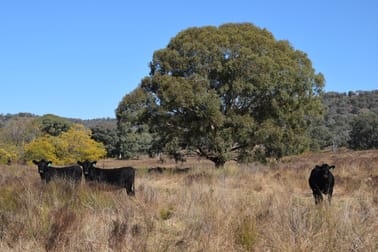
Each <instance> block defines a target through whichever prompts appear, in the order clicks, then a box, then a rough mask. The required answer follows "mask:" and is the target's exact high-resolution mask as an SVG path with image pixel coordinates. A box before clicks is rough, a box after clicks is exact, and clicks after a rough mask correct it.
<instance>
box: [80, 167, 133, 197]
mask: <svg viewBox="0 0 378 252" xmlns="http://www.w3.org/2000/svg"><path fill="white" fill-rule="evenodd" d="M77 163H78V164H79V165H81V166H82V167H83V172H84V177H85V180H87V181H97V182H101V183H107V184H111V185H116V186H121V187H125V188H126V192H127V194H128V195H132V196H134V195H135V191H134V180H135V169H134V168H133V167H121V168H113V169H100V168H96V167H95V164H96V163H97V162H96V161H93V162H90V161H88V160H86V161H84V162H80V161H78V162H77Z"/></svg>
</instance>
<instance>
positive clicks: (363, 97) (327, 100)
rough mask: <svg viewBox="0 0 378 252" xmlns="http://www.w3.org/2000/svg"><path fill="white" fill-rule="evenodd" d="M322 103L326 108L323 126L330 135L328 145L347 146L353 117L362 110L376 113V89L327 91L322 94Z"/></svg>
mask: <svg viewBox="0 0 378 252" xmlns="http://www.w3.org/2000/svg"><path fill="white" fill-rule="evenodd" d="M323 103H324V105H325V107H326V109H327V113H326V116H325V121H324V127H325V129H326V130H327V131H328V132H329V133H328V135H329V134H330V135H331V136H329V137H328V141H327V142H328V146H331V145H332V146H333V147H334V148H335V147H349V141H350V135H349V134H350V132H351V130H352V128H351V126H352V122H353V120H354V118H355V117H356V116H357V115H358V114H360V113H361V112H363V111H371V112H374V113H376V114H378V90H375V91H355V92H352V91H350V92H348V93H336V92H328V93H325V94H324V97H323ZM317 139H318V138H317ZM324 140H325V139H324V138H323V140H321V141H324Z"/></svg>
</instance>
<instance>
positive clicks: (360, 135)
mask: <svg viewBox="0 0 378 252" xmlns="http://www.w3.org/2000/svg"><path fill="white" fill-rule="evenodd" d="M351 125H352V130H351V132H350V141H349V146H350V148H352V149H355V150H367V149H377V148H378V115H377V114H375V113H373V112H371V111H365V112H362V113H361V114H359V115H358V116H357V117H356V118H355V119H354V120H353V121H352V123H351Z"/></svg>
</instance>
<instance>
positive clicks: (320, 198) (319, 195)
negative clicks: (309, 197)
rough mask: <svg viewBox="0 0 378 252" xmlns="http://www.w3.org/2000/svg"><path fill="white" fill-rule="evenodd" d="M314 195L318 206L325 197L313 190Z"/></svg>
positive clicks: (318, 191)
mask: <svg viewBox="0 0 378 252" xmlns="http://www.w3.org/2000/svg"><path fill="white" fill-rule="evenodd" d="M312 193H313V195H314V198H315V204H318V203H320V202H322V201H323V196H322V193H321V192H320V190H312Z"/></svg>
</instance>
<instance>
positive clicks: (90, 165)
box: [77, 160, 97, 177]
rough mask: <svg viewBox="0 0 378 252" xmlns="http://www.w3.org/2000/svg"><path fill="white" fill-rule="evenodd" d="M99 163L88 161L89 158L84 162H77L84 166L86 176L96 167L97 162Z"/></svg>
mask: <svg viewBox="0 0 378 252" xmlns="http://www.w3.org/2000/svg"><path fill="white" fill-rule="evenodd" d="M96 163H97V161H92V162H91V161H88V160H85V161H84V162H80V161H78V162H77V164H78V165H80V166H81V167H83V173H84V176H85V177H88V176H89V174H90V172H91V169H93V168H95V167H94V166H95V164H96Z"/></svg>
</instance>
